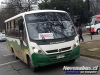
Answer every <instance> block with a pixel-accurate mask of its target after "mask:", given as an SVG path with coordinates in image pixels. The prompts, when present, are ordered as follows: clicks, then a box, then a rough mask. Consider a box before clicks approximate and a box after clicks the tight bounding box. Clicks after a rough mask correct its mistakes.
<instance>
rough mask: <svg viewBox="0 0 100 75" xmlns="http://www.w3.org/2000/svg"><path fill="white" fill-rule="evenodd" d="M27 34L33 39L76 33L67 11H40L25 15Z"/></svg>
mask: <svg viewBox="0 0 100 75" xmlns="http://www.w3.org/2000/svg"><path fill="white" fill-rule="evenodd" d="M25 19H26V24H27V28H28V32H29V36H30V38H31V39H33V40H41V39H43V38H44V39H59V38H65V37H69V36H74V35H76V33H75V29H74V25H73V23H72V21H71V19H70V17H69V15H68V14H67V13H61V12H41V13H32V14H27V15H26V16H25Z"/></svg>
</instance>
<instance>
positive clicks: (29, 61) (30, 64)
mask: <svg viewBox="0 0 100 75" xmlns="http://www.w3.org/2000/svg"><path fill="white" fill-rule="evenodd" d="M28 66H29V67H30V69H31V70H32V71H33V72H37V71H38V68H34V66H33V65H32V62H31V59H30V58H29V57H28Z"/></svg>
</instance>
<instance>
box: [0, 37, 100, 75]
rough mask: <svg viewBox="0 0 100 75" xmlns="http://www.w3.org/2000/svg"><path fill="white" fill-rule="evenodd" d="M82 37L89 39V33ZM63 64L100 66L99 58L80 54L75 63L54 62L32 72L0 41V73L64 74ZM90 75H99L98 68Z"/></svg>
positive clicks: (3, 74) (28, 74) (27, 74)
mask: <svg viewBox="0 0 100 75" xmlns="http://www.w3.org/2000/svg"><path fill="white" fill-rule="evenodd" d="M94 36H96V37H97V36H99V35H94ZM83 37H84V38H85V39H89V35H84V36H83ZM96 37H95V38H96ZM63 66H69V67H74V66H77V67H82V66H87V67H89V66H90V67H94V66H99V67H100V60H96V59H91V58H87V57H82V56H81V57H80V58H78V59H77V60H76V61H75V63H67V62H65V63H59V64H54V65H50V66H46V67H43V68H41V69H40V71H38V72H37V73H33V72H32V71H31V70H30V68H29V67H28V66H27V65H26V64H25V63H23V62H22V61H20V60H19V59H15V58H14V56H13V54H11V53H10V52H9V51H8V49H7V47H6V42H0V75H66V74H65V72H64V71H63ZM67 75H69V74H67ZM70 75H71V74H70ZM74 75H75V74H74ZM76 75H77V74H76ZM82 75H88V74H82ZM90 75H91V74H90ZM92 75H100V70H99V71H98V74H92Z"/></svg>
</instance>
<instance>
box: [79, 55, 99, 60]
mask: <svg viewBox="0 0 100 75" xmlns="http://www.w3.org/2000/svg"><path fill="white" fill-rule="evenodd" d="M80 56H85V57H89V58H94V59H99V60H100V57H97V56H90V55H85V54H80Z"/></svg>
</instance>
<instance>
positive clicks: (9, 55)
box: [3, 54, 14, 57]
mask: <svg viewBox="0 0 100 75" xmlns="http://www.w3.org/2000/svg"><path fill="white" fill-rule="evenodd" d="M10 55H14V54H7V55H3V56H4V57H6V56H10Z"/></svg>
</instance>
